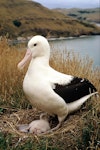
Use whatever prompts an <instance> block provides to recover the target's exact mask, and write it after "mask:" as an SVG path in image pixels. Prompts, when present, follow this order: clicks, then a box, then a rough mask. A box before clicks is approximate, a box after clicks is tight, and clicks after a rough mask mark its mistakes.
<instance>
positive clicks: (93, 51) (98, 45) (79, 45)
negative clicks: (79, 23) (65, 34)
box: [50, 35, 100, 67]
mask: <svg viewBox="0 0 100 150" xmlns="http://www.w3.org/2000/svg"><path fill="white" fill-rule="evenodd" d="M50 44H52V45H53V46H54V47H56V48H58V49H59V50H63V49H66V50H67V51H74V52H75V53H78V54H79V55H80V57H85V56H89V58H90V59H92V60H93V66H94V67H96V66H99V67H100V35H98V36H82V37H79V38H69V39H68V38H66V39H55V40H51V41H50Z"/></svg>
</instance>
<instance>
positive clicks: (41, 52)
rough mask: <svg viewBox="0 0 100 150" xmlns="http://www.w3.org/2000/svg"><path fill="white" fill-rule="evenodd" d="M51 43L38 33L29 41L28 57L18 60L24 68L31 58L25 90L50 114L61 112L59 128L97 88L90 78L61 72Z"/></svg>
mask: <svg viewBox="0 0 100 150" xmlns="http://www.w3.org/2000/svg"><path fill="white" fill-rule="evenodd" d="M49 57H50V46H49V43H48V41H47V39H46V38H45V37H43V36H40V35H36V36H34V37H32V39H31V40H30V41H29V42H28V48H27V52H26V55H25V57H24V58H23V60H22V61H21V62H20V63H19V64H18V68H19V69H23V67H24V66H25V64H26V62H27V61H29V60H31V61H30V64H29V67H28V70H27V73H26V75H25V78H24V81H23V90H24V92H25V94H26V96H27V98H28V100H29V101H30V102H31V103H32V105H33V106H34V107H36V108H38V109H41V110H43V111H45V112H47V113H48V114H50V115H57V117H58V121H59V123H58V125H57V126H56V127H55V128H53V129H52V130H55V129H57V128H59V126H60V125H61V123H62V122H63V121H64V119H65V118H66V116H67V115H68V114H69V113H71V112H73V111H76V110H77V109H79V108H80V106H81V105H82V104H83V103H84V102H85V101H86V100H87V99H88V98H90V97H91V96H93V95H94V94H97V93H98V92H97V90H96V88H95V87H94V85H93V84H92V83H90V81H88V80H87V79H83V78H78V77H75V76H72V75H66V74H63V73H60V72H58V71H56V70H54V69H53V68H51V67H50V65H49Z"/></svg>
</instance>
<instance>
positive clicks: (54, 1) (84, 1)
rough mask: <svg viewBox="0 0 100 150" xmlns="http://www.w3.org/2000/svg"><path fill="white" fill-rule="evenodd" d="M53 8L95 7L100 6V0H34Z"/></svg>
mask: <svg viewBox="0 0 100 150" xmlns="http://www.w3.org/2000/svg"><path fill="white" fill-rule="evenodd" d="M33 1H36V2H39V3H41V4H42V5H43V6H45V7H48V8H50V9H52V8H94V7H100V0H33Z"/></svg>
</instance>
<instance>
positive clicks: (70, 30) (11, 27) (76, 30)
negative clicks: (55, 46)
mask: <svg viewBox="0 0 100 150" xmlns="http://www.w3.org/2000/svg"><path fill="white" fill-rule="evenodd" d="M99 33H100V30H99V29H97V28H96V27H94V26H93V25H89V24H86V23H83V22H80V21H78V20H76V19H73V18H71V17H69V16H66V15H64V14H62V13H60V12H55V11H53V10H49V9H47V8H45V7H43V6H42V5H41V4H39V3H36V2H32V1H27V0H18V1H16V0H9V1H8V0H2V1H0V36H2V35H8V36H9V37H10V38H16V37H18V36H23V37H27V36H31V35H35V34H41V35H44V36H47V35H49V36H56V37H60V36H79V35H82V34H86V35H88V34H99Z"/></svg>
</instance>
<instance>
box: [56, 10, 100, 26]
mask: <svg viewBox="0 0 100 150" xmlns="http://www.w3.org/2000/svg"><path fill="white" fill-rule="evenodd" d="M55 10H56V11H58V12H61V13H63V14H65V15H66V16H70V17H73V18H76V19H79V20H84V21H88V22H94V23H100V9H99V8H90V9H78V8H72V9H60V8H57V9H55Z"/></svg>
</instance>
